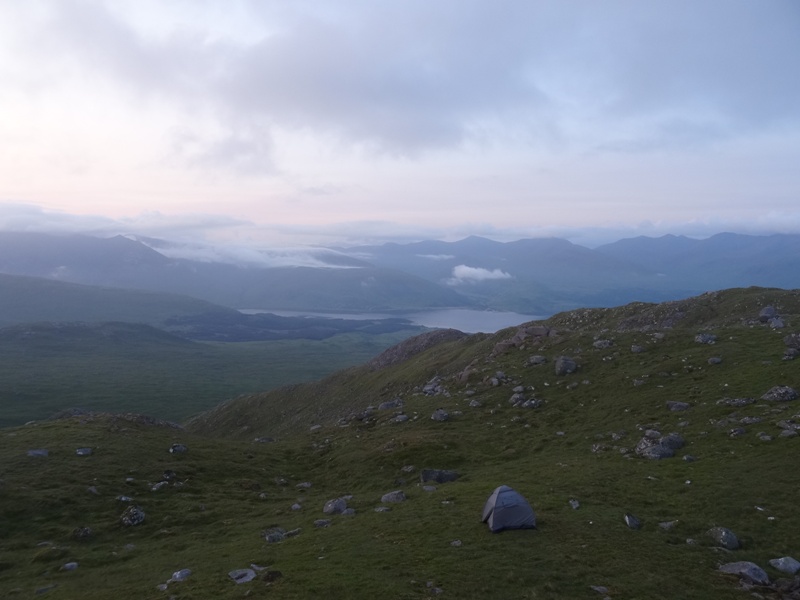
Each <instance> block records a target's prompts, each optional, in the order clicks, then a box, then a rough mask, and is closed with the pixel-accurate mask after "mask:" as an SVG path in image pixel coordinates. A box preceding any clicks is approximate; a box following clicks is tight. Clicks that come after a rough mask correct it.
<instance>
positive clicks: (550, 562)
mask: <svg viewBox="0 0 800 600" xmlns="http://www.w3.org/2000/svg"><path fill="white" fill-rule="evenodd" d="M768 307H771V310H772V312H774V313H775V314H774V315H772V314H770V312H769V311H767V310H765V309H767V308H768ZM798 324H800V292H798V291H784V290H773V289H758V288H750V289H736V290H726V291H723V292H717V293H711V294H705V295H703V296H699V297H697V298H692V299H689V300H685V301H680V302H670V303H665V304H660V305H652V304H635V305H628V306H623V307H619V308H614V309H596V310H583V309H581V310H578V311H573V312H569V313H562V314H559V315H556V316H554V317H552V318H551V319H549V320H547V321H542V322H536V323H530V324H525V325H522V326H520V327H518V328H512V329H508V330H504V331H502V332H499V333H497V334H495V335H473V336H465V335H461V334H459V333H457V332H433V333H429V334H424V335H423V336H422V337H418V338H412V339H410V340H407V341H405V342H403V343H402V344H401V345H400V346H398V347H395V348H392V349H390V350H388V351H387V352H386V353H384V354H382V355H381V356H379V357H376V358H375V359H374V360H372V361H370V362H369V363H367V364H365V365H363V366H360V367H353V368H350V369H347V370H345V371H341V372H338V373H335V374H333V375H331V376H329V377H327V378H325V379H323V380H321V381H318V382H314V383H308V384H301V385H296V386H292V387H288V388H283V389H280V390H275V391H272V392H269V393H265V394H259V395H256V396H248V397H243V398H239V399H236V400H232V401H229V402H227V403H225V404H223V405H221V406H219V407H217V408H215V409H214V410H212V411H209V412H207V413H204V414H202V415H199V416H198V417H197V418H196V419H193V420H192V421H191V422H189V423H188V424H187V427H186V429H180V428H175V427H169V426H167V425H164V424H159V423H156V422H153V421H152V420H148V419H145V418H141V417H136V416H134V415H123V416H109V415H90V416H86V415H84V416H79V417H72V418H67V419H62V420H58V421H47V422H39V423H36V424H31V425H27V426H24V427H18V428H14V429H6V430H3V431H1V432H0V465H2V467H0V468H2V472H0V478H2V486H0V510H2V513H0V526H1V527H2V530H0V540H2V541H0V593H4V594H5V596H8V597H14V596H13V595H14V594H16V595H17V596H18V597H30V596H33V595H34V594H46V595H47V597H64V598H73V597H80V598H87V599H93V598H98V599H99V598H108V597H116V598H168V597H174V598H176V599H177V598H186V599H189V598H242V597H249V598H270V597H271V598H278V597H279V598H319V597H327V598H409V599H411V598H429V597H435V596H438V597H443V598H459V599H461V598H519V599H523V598H536V599H555V598H587V599H598V598H604V597H608V598H612V599H614V598H670V599H672V598H689V599H706V598H723V599H724V598H730V599H737V598H742V597H745V596H747V597H750V596H749V594H746V593H743V591H742V584H741V582H740V580H739V578H738V577H737V576H734V575H727V574H724V573H721V572H720V571H718V567H719V565H720V564H722V563H730V562H732V561H752V562H754V563H757V564H758V565H760V566H761V567H762V568H764V569H766V571H767V573H768V575H769V578H770V583H769V585H752V584H749V583H747V582H745V583H747V585H748V586H749V589H750V591H751V592H753V593H757V594H759V595H760V596H761V597H765V598H780V597H792V596H791V595H789V594H790V593H794V592H791V590H792V589H795V590H796V589H798V588H800V580H797V579H795V580H792V578H791V577H790V576H788V575H785V574H782V573H781V572H779V571H777V570H776V569H775V568H773V567H772V566H770V563H769V561H770V560H771V559H776V558H779V557H785V556H794V557H795V558H797V557H798V555H800V548H799V547H798V544H800V542H798V537H797V532H798V531H800V514H798V511H797V507H796V493H795V492H796V490H797V488H798V485H799V484H800V475H798V474H797V472H796V469H794V468H793V467H792V465H793V464H794V460H795V457H796V456H797V448H798V446H797V444H798V443H800V442H798V436H797V431H798V429H800V401H798V400H797V399H791V394H789V393H788V392H787V391H786V390H789V389H794V390H797V389H799V388H800V371H798V368H797V362H796V361H794V360H789V357H791V356H793V355H794V354H795V353H796V350H797V349H796V346H794V345H793V344H796V342H797V336H796V335H795V336H793V335H792V334H797V333H798ZM781 325H783V327H781ZM565 357H566V358H569V359H571V361H572V366H574V367H575V368H574V370H572V369H571V368H566V367H570V363H569V362H567V361H566V360H565ZM776 387H777V389H778V390H779V391H778V392H776V391H775V389H776ZM781 390H783V391H781ZM676 403H677V404H676ZM445 414H446V416H445ZM432 417H435V418H432ZM679 440H680V441H681V442H682V443H683V445H682V446H681V444H679V443H677V442H678V441H679ZM175 444H180V446H175ZM80 448H91V450H92V452H91V455H88V456H79V455H78V453H77V452H76V450H77V449H80ZM665 448H674V450H673V451H674V456H673V457H671V458H662V459H651V458H647V456H648V455H653V453H652V450H653V449H655V450H659V449H660V450H664V449H665ZM44 450H47V452H46V455H45V452H44ZM84 454H86V453H85V452H84ZM664 454H666V452H664ZM664 454H662V455H664ZM426 469H442V470H449V471H455V472H456V474H457V478H456V479H455V480H454V481H449V482H445V483H443V482H435V481H423V479H424V477H423V474H424V471H425V470H426ZM501 484H505V485H509V486H512V487H513V488H514V489H516V490H517V491H519V492H520V493H522V494H523V495H525V496H526V497H527V498H528V500H529V501H530V502H531V504H532V506H533V508H534V511H535V512H536V515H537V529H535V530H518V531H505V532H502V533H499V534H492V533H490V532H489V531H488V529H487V527H486V525H484V524H482V523H480V516H481V509H482V508H483V503H484V502H485V500H486V499H487V497H488V496H489V494H490V493H491V492H492V490H493V489H494V488H496V487H497V486H499V485H501ZM397 490H402V491H403V493H404V495H405V497H406V499H405V501H403V502H397V503H390V502H388V501H382V497H383V496H384V494H387V493H388V492H392V491H397ZM339 498H341V499H344V502H345V503H346V505H347V507H348V508H351V509H353V512H352V514H330V515H328V514H323V506H325V505H326V503H327V502H328V501H330V500H332V499H339ZM131 505H133V506H136V507H138V508H140V509H141V511H142V512H143V513H144V515H145V517H144V520H143V521H142V522H141V523H139V524H136V525H125V524H123V522H122V520H121V516H122V514H123V511H124V510H125V509H126V507H129V506H131ZM378 508H380V509H381V511H380V512H379V511H377V510H376V509H378ZM387 509H388V510H387ZM127 514H128V516H129V517H130V513H127ZM626 514H628V515H632V516H633V517H635V518H636V519H637V520H638V521H639V522H640V523H641V527H639V528H631V527H629V526H628V525H627V524H626V522H625V519H624V517H625V515H626ZM321 519H324V520H325V521H324V522H321V521H320V520H321ZM715 527H724V528H729V529H730V530H732V532H734V533H735V535H736V537H737V538H738V542H739V547H738V548H736V549H731V550H726V549H722V548H720V547H719V546H720V542H719V541H715V539H714V538H713V537H712V536H711V535H710V534H709V530H712V529H713V528H715ZM66 565H70V566H66ZM73 565H74V566H73ZM181 569H189V570H190V571H191V574H188V575H186V572H184V573H183V575H179V576H178V577H177V579H181V580H180V581H170V582H169V583H168V580H169V579H170V578H171V577H172V575H173V573H175V572H178V571H179V570H181ZM241 569H251V570H252V574H253V575H254V576H255V578H254V579H253V580H252V581H248V582H246V583H236V582H235V581H234V579H233V578H232V577H231V576H230V575H229V573H231V572H234V571H236V570H241ZM184 575H186V576H185V577H184ZM159 585H160V586H162V587H161V588H158V587H157V586H159ZM793 586H794V587H793ZM781 590H784V591H783V592H782V591H781ZM781 594H783V596H782V595H781Z"/></svg>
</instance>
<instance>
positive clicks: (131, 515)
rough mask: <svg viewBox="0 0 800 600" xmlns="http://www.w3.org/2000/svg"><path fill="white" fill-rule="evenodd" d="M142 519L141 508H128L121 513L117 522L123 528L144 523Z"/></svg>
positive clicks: (142, 512) (143, 515)
mask: <svg viewBox="0 0 800 600" xmlns="http://www.w3.org/2000/svg"><path fill="white" fill-rule="evenodd" d="M144 517H145V514H144V511H143V510H142V509H141V508H139V507H138V506H129V507H128V508H126V509H125V510H124V511H122V514H121V515H120V517H119V520H120V523H122V524H123V525H124V526H125V527H132V526H134V525H139V524H140V523H142V522H144Z"/></svg>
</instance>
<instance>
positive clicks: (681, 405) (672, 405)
mask: <svg viewBox="0 0 800 600" xmlns="http://www.w3.org/2000/svg"><path fill="white" fill-rule="evenodd" d="M667 408H668V409H670V410H671V411H673V412H679V411H684V410H689V408H691V406H690V405H689V403H688V402H680V401H678V400H671V401H669V402H667Z"/></svg>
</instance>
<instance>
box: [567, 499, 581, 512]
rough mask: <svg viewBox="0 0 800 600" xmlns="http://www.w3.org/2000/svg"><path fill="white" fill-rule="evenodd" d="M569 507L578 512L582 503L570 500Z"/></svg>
mask: <svg viewBox="0 0 800 600" xmlns="http://www.w3.org/2000/svg"><path fill="white" fill-rule="evenodd" d="M569 505H570V506H571V507H572V510H578V509H579V508H580V507H581V503H580V502H578V501H577V500H574V499H573V500H570V501H569Z"/></svg>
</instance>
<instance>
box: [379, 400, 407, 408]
mask: <svg viewBox="0 0 800 600" xmlns="http://www.w3.org/2000/svg"><path fill="white" fill-rule="evenodd" d="M402 406H403V399H402V398H395V399H394V400H387V401H386V402H381V403H380V404H379V405H378V410H389V409H391V408H401V407H402Z"/></svg>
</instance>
